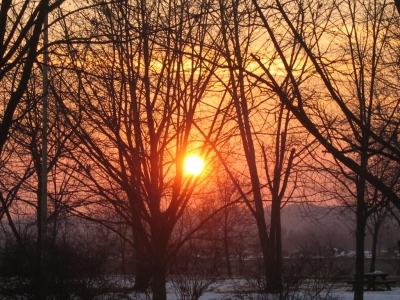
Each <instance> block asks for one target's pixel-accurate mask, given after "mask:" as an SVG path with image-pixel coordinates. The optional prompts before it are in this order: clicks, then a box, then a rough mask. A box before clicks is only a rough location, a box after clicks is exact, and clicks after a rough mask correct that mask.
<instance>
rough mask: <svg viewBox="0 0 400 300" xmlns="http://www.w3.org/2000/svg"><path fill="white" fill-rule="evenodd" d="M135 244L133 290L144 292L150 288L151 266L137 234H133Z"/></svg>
mask: <svg viewBox="0 0 400 300" xmlns="http://www.w3.org/2000/svg"><path fill="white" fill-rule="evenodd" d="M134 242H135V271H136V272H135V285H134V286H133V288H134V289H135V290H136V291H142V292H145V291H146V290H147V289H148V288H149V287H150V280H151V269H150V268H151V266H150V264H149V258H148V257H147V256H146V255H145V253H146V250H145V247H143V242H140V239H139V238H138V236H137V234H135V233H134Z"/></svg>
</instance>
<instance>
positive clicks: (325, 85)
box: [253, 0, 400, 299]
mask: <svg viewBox="0 0 400 300" xmlns="http://www.w3.org/2000/svg"><path fill="white" fill-rule="evenodd" d="M253 3H254V5H255V6H256V7H257V11H258V14H259V16H260V18H261V20H262V22H263V24H264V26H265V28H267V29H268V31H269V34H270V37H271V39H272V40H273V41H274V45H275V48H276V49H278V51H279V52H280V54H279V58H280V60H281V61H282V64H283V66H284V71H285V74H287V76H288V77H289V78H290V81H291V85H292V88H293V91H294V95H295V101H294V102H293V101H292V98H291V97H290V95H287V93H286V92H284V91H283V90H282V89H281V87H280V85H279V84H278V83H277V81H276V79H275V78H274V76H273V74H271V73H270V72H267V71H266V79H265V81H264V82H265V84H268V85H269V86H270V87H271V88H272V89H274V90H275V91H276V92H277V93H278V94H279V95H280V99H281V101H282V102H283V103H284V104H285V105H286V107H287V108H288V109H289V110H290V111H291V112H292V113H293V114H294V115H295V116H296V117H297V119H298V120H299V121H300V122H301V124H302V125H303V126H304V127H305V128H306V129H307V130H308V131H309V132H310V133H311V134H312V135H314V136H315V138H316V139H317V140H318V141H319V142H320V143H321V144H322V145H323V146H324V147H325V148H326V150H327V151H328V152H329V153H330V154H331V155H332V156H333V157H334V158H335V159H337V160H338V161H340V163H341V165H342V166H344V168H345V172H349V171H351V172H353V174H355V175H354V180H355V181H354V182H355V189H356V190H355V191H354V193H355V195H356V198H357V253H358V255H357V259H356V265H357V266H356V268H357V275H356V281H357V285H356V290H355V299H362V298H363V272H364V265H363V264H364V258H363V253H364V251H363V250H364V230H365V222H366V215H365V214H366V202H365V200H366V194H365V193H366V187H367V184H368V183H369V184H371V185H373V186H375V187H376V188H377V189H379V190H380V192H381V193H382V194H383V195H385V196H386V197H388V199H390V201H391V202H392V203H393V204H394V205H395V206H396V207H398V208H400V201H399V200H400V198H399V196H398V194H397V193H396V192H395V191H394V190H393V189H392V188H391V184H390V183H388V182H385V180H383V179H381V178H379V177H378V176H377V175H376V173H374V170H373V169H371V168H369V166H370V160H371V158H372V157H374V156H375V155H377V154H379V155H383V156H385V157H387V158H388V159H391V160H394V161H396V162H398V161H399V154H400V153H399V149H398V148H397V146H396V145H395V142H394V141H393V139H388V138H387V137H388V136H397V128H398V114H397V113H396V112H397V111H398V104H399V102H398V97H396V96H395V95H398V92H399V91H398V89H397V88H396V86H397V85H398V84H396V82H397V81H398V78H397V77H396V76H393V74H392V73H390V71H389V69H390V68H393V67H395V62H394V61H393V60H392V58H393V57H392V56H390V53H389V51H388V50H389V47H388V46H389V44H391V43H392V42H395V41H394V40H391V35H390V32H391V30H392V26H393V24H394V22H393V20H394V18H395V15H394V10H393V6H390V5H388V4H389V3H388V2H386V1H356V2H354V1H344V2H337V3H336V2H335V3H334V4H333V6H332V5H331V4H321V3H319V2H308V3H303V2H301V1H298V2H297V1H293V2H290V3H285V4H284V3H282V2H281V1H274V5H273V6H270V7H268V8H264V7H262V6H261V5H259V3H258V2H257V1H256V0H254V1H253ZM294 10H296V11H300V13H301V14H300V17H301V18H302V19H305V20H309V22H307V23H305V24H310V26H312V27H311V28H307V29H306V28H305V27H300V28H299V27H298V26H297V22H295V21H293V20H297V17H293V11H294ZM270 13H277V14H280V15H281V16H282V17H283V19H284V20H285V21H284V22H285V25H287V26H288V27H289V28H290V31H291V34H292V38H293V40H294V41H295V42H296V43H298V44H299V45H300V46H301V48H302V51H303V53H304V55H305V57H306V59H307V60H308V62H309V66H310V67H311V68H310V74H311V73H314V74H318V77H319V79H318V81H317V79H316V78H315V76H311V77H310V78H312V80H315V81H314V82H313V86H314V87H315V88H314V89H313V88H311V93H310V88H309V87H310V86H306V85H304V84H303V85H301V84H300V83H299V81H298V80H296V74H295V73H294V72H293V71H292V68H291V65H290V60H289V59H288V57H287V56H286V55H285V53H284V52H283V51H281V49H282V47H281V46H280V45H279V43H278V41H277V39H276V34H275V33H274V32H273V31H271V26H270V21H269V20H268V14H270ZM359 20H360V21H359ZM339 41H340V42H339ZM328 45H329V46H328ZM395 74H396V73H395ZM382 87H385V88H387V90H383V89H382ZM389 90H390V92H389ZM313 93H314V95H315V96H317V95H318V96H317V97H313ZM313 99H314V101H313ZM321 99H323V101H327V102H325V103H321ZM325 99H326V100H325ZM379 106H381V107H382V106H385V107H386V109H387V110H388V111H390V112H391V113H390V116H391V122H386V123H384V124H382V123H380V122H378V121H377V120H376V119H377V118H376V115H377V109H378V107H379ZM396 124H397V125H396ZM383 128H384V129H383ZM384 132H385V134H383V133H384Z"/></svg>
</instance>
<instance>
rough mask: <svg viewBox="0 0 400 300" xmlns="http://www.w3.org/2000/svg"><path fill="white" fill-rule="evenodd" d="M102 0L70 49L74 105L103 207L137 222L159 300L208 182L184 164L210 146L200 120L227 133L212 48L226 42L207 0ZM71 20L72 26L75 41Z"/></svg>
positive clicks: (88, 170) (85, 159) (84, 157)
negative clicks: (185, 221)
mask: <svg viewBox="0 0 400 300" xmlns="http://www.w3.org/2000/svg"><path fill="white" fill-rule="evenodd" d="M96 3H97V2H96ZM99 4H101V5H99V6H98V7H95V8H93V9H92V10H91V11H90V12H87V13H86V14H84V15H83V18H84V19H82V22H83V23H84V24H85V26H87V32H88V33H89V36H88V37H87V40H86V42H85V43H82V44H78V43H76V44H72V45H69V46H68V49H67V51H68V53H69V55H70V59H71V61H73V62H74V64H75V67H74V70H72V72H71V73H70V75H71V76H74V77H75V78H76V82H77V84H76V85H75V86H74V87H73V89H74V94H75V96H76V97H75V99H74V102H73V104H72V105H71V106H70V107H69V108H70V116H71V123H74V124H75V123H76V124H79V130H78V131H79V132H78V136H79V140H76V143H77V144H78V145H79V149H80V152H79V153H80V154H79V158H78V157H77V161H78V162H79V163H80V165H81V173H83V174H85V176H86V177H87V180H86V182H89V181H90V185H87V186H88V190H92V192H91V195H92V199H97V200H94V201H95V202H96V203H97V206H95V207H97V208H98V209H100V207H102V208H101V209H113V210H115V211H116V212H117V213H118V214H120V216H121V217H122V218H123V220H124V222H126V223H127V224H129V225H130V226H131V228H132V230H133V232H134V234H135V238H136V242H137V244H135V247H136V250H137V251H139V253H140V255H143V257H144V258H145V260H147V261H148V263H149V266H150V272H151V276H152V289H153V299H166V287H165V283H166V276H167V269H168V264H169V261H170V260H171V257H173V256H174V255H175V253H176V251H177V250H178V249H179V247H180V246H181V245H182V242H183V241H180V242H179V243H175V244H174V245H171V243H170V239H171V235H172V233H173V230H174V227H175V225H176V223H177V222H178V220H179V219H180V218H181V217H182V215H183V213H184V211H185V210H186V208H187V207H188V205H190V203H191V196H192V194H193V193H194V191H195V190H196V188H199V187H201V186H202V187H203V188H204V185H203V183H202V182H204V181H205V180H207V176H205V174H204V175H201V176H199V177H194V176H190V175H187V174H185V172H184V169H183V161H184V158H185V156H186V155H187V154H188V153H190V152H192V151H198V153H199V154H201V155H203V156H204V157H207V155H208V153H209V151H210V150H209V149H208V148H207V146H206V143H205V142H204V140H202V139H203V138H202V137H201V136H200V135H199V133H198V132H196V129H195V127H194V124H195V123H196V124H197V125H198V126H202V128H203V129H205V130H207V131H208V132H210V134H213V132H214V131H215V132H216V134H218V130H219V128H217V127H214V126H216V124H215V122H216V121H217V120H216V119H215V118H214V114H215V111H214V109H211V110H210V108H211V106H210V105H209V104H208V103H207V100H206V95H207V93H208V91H209V89H210V84H211V83H212V81H211V79H212V77H213V75H214V72H215V68H216V65H217V64H216V61H217V60H218V56H215V54H214V53H213V51H212V50H209V49H210V47H205V45H206V43H209V44H210V45H211V44H214V46H215V45H216V44H217V43H218V40H214V39H213V37H212V35H210V34H209V32H208V28H209V25H208V23H209V14H208V12H209V9H210V8H209V7H208V5H207V3H206V2H204V3H190V2H187V1H174V2H168V3H167V2H153V3H147V2H140V3H139V2H138V3H136V2H133V1H120V2H110V3H104V2H101V3H99ZM69 22H70V21H68V20H67V21H66V26H65V27H64V32H65V34H66V38H70V37H71V38H74V37H75V36H74V34H75V33H74V32H71V31H70V26H69V24H70V23H69ZM77 34H78V33H77ZM79 34H82V33H81V32H79ZM206 58H207V59H206ZM210 61H211V62H214V63H213V64H210ZM76 91H79V93H77V92H76ZM80 114H82V117H81V116H80ZM206 121H207V122H209V123H206ZM210 124H211V125H210ZM217 125H219V124H217Z"/></svg>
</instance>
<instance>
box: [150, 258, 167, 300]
mask: <svg viewBox="0 0 400 300" xmlns="http://www.w3.org/2000/svg"><path fill="white" fill-rule="evenodd" d="M152 273H153V274H152V275H153V282H152V289H153V300H167V289H166V283H167V263H166V262H165V261H158V262H154V263H153V268H152Z"/></svg>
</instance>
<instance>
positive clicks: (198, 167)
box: [183, 154, 204, 176]
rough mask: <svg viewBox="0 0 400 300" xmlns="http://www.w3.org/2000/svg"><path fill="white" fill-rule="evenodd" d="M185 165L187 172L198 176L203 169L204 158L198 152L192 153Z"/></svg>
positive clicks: (186, 159)
mask: <svg viewBox="0 0 400 300" xmlns="http://www.w3.org/2000/svg"><path fill="white" fill-rule="evenodd" d="M183 167H184V169H185V171H186V173H188V174H191V175H194V176H197V175H199V174H200V173H201V172H202V171H203V168H204V160H203V159H202V158H200V157H199V156H198V155H196V154H191V155H189V156H188V157H186V158H185V162H184V163H183Z"/></svg>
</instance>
